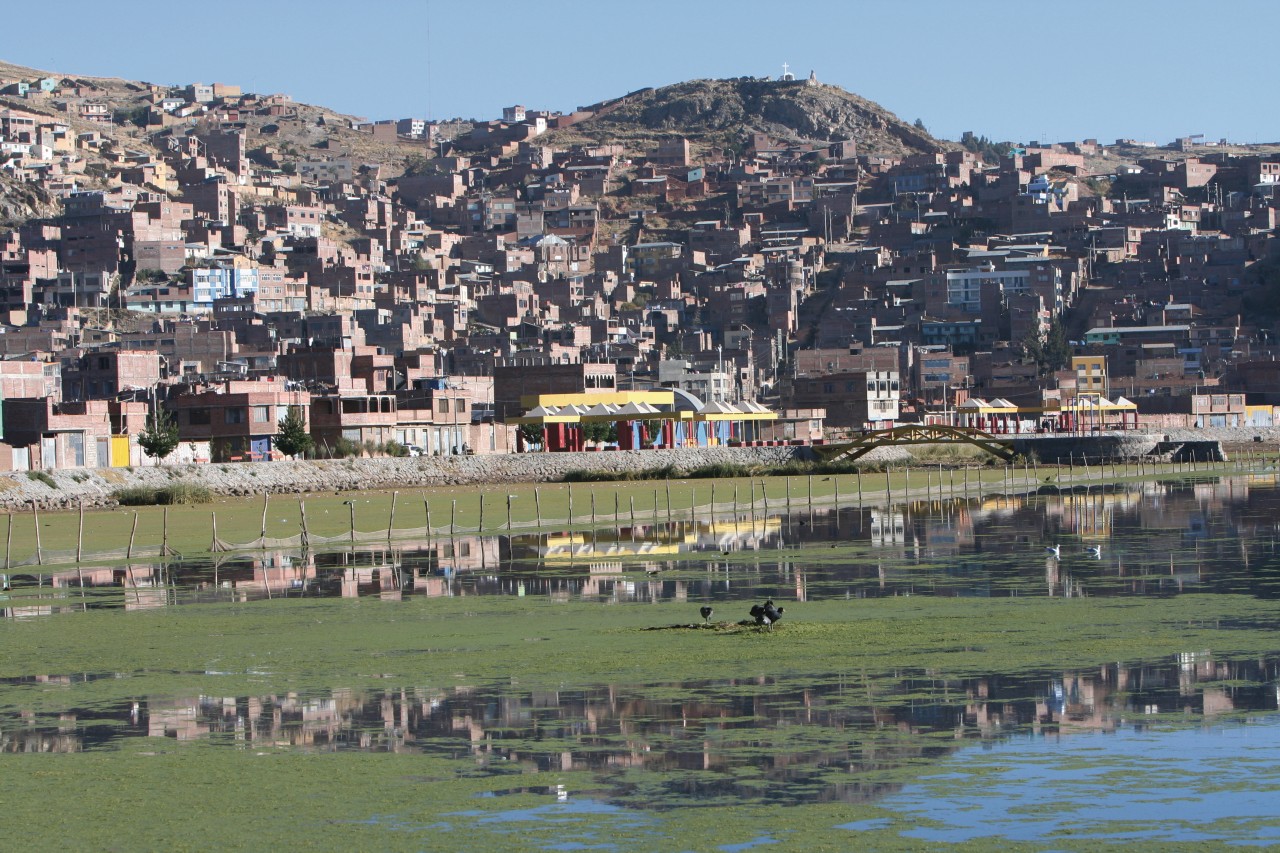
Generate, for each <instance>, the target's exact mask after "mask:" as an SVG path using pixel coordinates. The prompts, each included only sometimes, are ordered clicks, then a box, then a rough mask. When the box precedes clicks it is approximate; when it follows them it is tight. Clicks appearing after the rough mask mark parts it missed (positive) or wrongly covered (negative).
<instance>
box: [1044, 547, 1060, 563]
mask: <svg viewBox="0 0 1280 853" xmlns="http://www.w3.org/2000/svg"><path fill="white" fill-rule="evenodd" d="M1044 550H1045V553H1046V554H1051V555H1052V556H1053V558H1054V559H1055V560H1057V559H1060V558H1061V557H1062V546H1061V545H1050V546H1048V547H1047V548H1045V549H1044Z"/></svg>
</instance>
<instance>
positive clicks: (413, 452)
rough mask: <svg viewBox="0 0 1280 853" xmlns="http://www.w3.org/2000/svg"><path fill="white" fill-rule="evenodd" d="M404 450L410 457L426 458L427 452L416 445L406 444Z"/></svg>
mask: <svg viewBox="0 0 1280 853" xmlns="http://www.w3.org/2000/svg"><path fill="white" fill-rule="evenodd" d="M404 447H405V450H408V451H409V455H410V456H426V455H427V452H426V451H425V450H423V449H422V448H421V447H419V446H418V445H416V444H406V445H405V446H404Z"/></svg>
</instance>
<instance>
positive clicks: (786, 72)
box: [782, 62, 791, 80]
mask: <svg viewBox="0 0 1280 853" xmlns="http://www.w3.org/2000/svg"><path fill="white" fill-rule="evenodd" d="M790 68H791V66H790V65H788V64H787V63H785V62H784V63H782V79H783V80H786V79H787V77H788V76H789V69H790Z"/></svg>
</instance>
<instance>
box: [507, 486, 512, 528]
mask: <svg viewBox="0 0 1280 853" xmlns="http://www.w3.org/2000/svg"><path fill="white" fill-rule="evenodd" d="M507 532H508V533H510V532H511V495H507Z"/></svg>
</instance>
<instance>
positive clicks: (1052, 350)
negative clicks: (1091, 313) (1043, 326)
mask: <svg viewBox="0 0 1280 853" xmlns="http://www.w3.org/2000/svg"><path fill="white" fill-rule="evenodd" d="M1044 362H1045V367H1046V368H1048V369H1049V371H1054V370H1062V369H1063V368H1065V367H1066V366H1067V365H1068V364H1070V363H1071V342H1070V341H1068V340H1067V330H1066V328H1065V327H1064V326H1063V325H1062V318H1061V317H1060V316H1057V315H1055V316H1054V318H1053V320H1052V321H1051V322H1050V323H1049V332H1048V334H1046V335H1045V338H1044Z"/></svg>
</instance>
